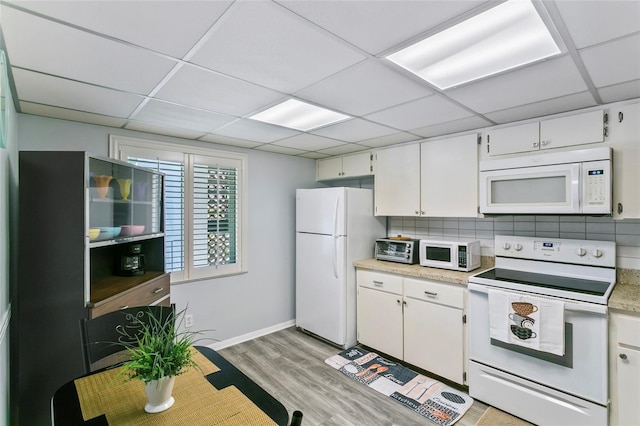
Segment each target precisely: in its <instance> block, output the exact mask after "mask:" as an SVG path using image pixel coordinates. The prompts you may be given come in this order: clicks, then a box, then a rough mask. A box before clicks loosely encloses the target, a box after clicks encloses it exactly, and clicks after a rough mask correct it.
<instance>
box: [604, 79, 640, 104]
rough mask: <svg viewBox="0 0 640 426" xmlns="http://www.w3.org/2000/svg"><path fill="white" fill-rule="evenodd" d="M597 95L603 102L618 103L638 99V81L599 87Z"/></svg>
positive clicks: (639, 89)
mask: <svg viewBox="0 0 640 426" xmlns="http://www.w3.org/2000/svg"><path fill="white" fill-rule="evenodd" d="M598 93H599V94H600V98H602V101H603V102H618V101H625V100H627V99H634V98H640V80H634V81H628V82H626V83H620V84H614V85H613V86H607V87H600V88H598Z"/></svg>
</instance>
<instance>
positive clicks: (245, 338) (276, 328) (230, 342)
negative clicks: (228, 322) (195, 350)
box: [207, 320, 296, 351]
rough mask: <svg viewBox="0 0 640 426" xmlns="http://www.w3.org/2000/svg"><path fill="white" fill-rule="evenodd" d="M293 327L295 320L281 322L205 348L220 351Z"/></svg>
mask: <svg viewBox="0 0 640 426" xmlns="http://www.w3.org/2000/svg"><path fill="white" fill-rule="evenodd" d="M294 325H296V320H290V321H286V322H281V323H280V324H276V325H272V326H271V327H267V328H263V329H261V330H256V331H252V332H251V333H247V334H243V335H241V336H236V337H232V338H231V339H226V340H221V341H220V342H215V343H212V344H211V345H207V346H208V347H210V348H211V349H213V350H216V351H217V350H220V349H224V348H228V347H229V346H233V345H237V344H239V343H244V342H248V341H249V340H253V339H256V338H258V337H261V336H266V335H267V334H271V333H275V332H276V331H280V330H284V329H285V328H289V327H292V326H294Z"/></svg>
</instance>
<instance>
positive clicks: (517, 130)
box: [487, 122, 540, 156]
mask: <svg viewBox="0 0 640 426" xmlns="http://www.w3.org/2000/svg"><path fill="white" fill-rule="evenodd" d="M487 138H488V139H487V140H488V143H489V155H490V156H495V155H504V154H515V153H517V152H527V151H537V150H538V149H539V147H540V125H539V123H538V122H535V123H529V124H521V125H518V126H511V127H505V128H502V129H495V130H491V131H489V132H488V133H487Z"/></svg>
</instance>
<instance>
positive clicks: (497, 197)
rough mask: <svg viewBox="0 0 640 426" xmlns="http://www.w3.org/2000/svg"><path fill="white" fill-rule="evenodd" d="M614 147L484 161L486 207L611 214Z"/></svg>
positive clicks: (509, 210) (512, 211)
mask: <svg viewBox="0 0 640 426" xmlns="http://www.w3.org/2000/svg"><path fill="white" fill-rule="evenodd" d="M611 158H612V152H611V148H610V147H600V148H592V149H584V150H577V151H563V152H558V153H550V154H539V155H528V156H524V157H515V158H505V159H499V160H487V161H481V162H480V182H479V184H480V191H479V193H480V213H489V214H492V213H498V214H500V213H501V214H596V215H601V214H602V215H607V214H611V185H612V179H611V172H612V170H611Z"/></svg>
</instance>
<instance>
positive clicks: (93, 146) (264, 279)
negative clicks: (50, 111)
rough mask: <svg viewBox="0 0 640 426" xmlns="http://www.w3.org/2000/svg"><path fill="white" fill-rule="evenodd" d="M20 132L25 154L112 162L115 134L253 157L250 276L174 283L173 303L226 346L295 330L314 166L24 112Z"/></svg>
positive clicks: (250, 163)
mask: <svg viewBox="0 0 640 426" xmlns="http://www.w3.org/2000/svg"><path fill="white" fill-rule="evenodd" d="M18 128H19V135H20V137H19V149H20V150H82V151H90V152H92V153H94V154H97V155H103V156H107V150H108V137H109V134H118V135H125V136H131V137H137V138H143V139H150V140H157V141H166V142H174V143H175V142H178V143H184V144H192V145H194V146H199V147H211V148H213V149H216V150H229V151H236V152H245V153H247V154H248V174H249V200H248V205H249V230H248V233H249V259H248V260H249V272H248V273H246V274H242V275H236V276H230V277H222V278H216V279H210V280H202V281H194V282H190V283H183V284H176V285H173V286H172V287H171V299H172V301H173V302H174V303H176V305H177V309H182V308H184V307H186V306H187V305H188V310H189V313H190V314H192V315H193V319H194V326H193V330H214V331H212V332H207V333H206V336H205V337H208V338H212V339H217V340H219V341H222V340H227V341H228V340H234V339H236V340H242V336H248V335H252V334H254V333H258V334H259V333H260V330H263V329H267V328H279V327H282V326H285V325H291V324H293V321H294V319H295V286H294V284H295V282H294V278H295V270H294V266H295V262H294V260H295V189H296V188H311V187H315V186H317V185H316V182H315V162H314V161H313V160H310V159H305V158H297V157H291V156H284V155H279V154H272V153H268V152H263V151H257V150H245V149H240V148H233V147H227V146H224V145H214V144H208V143H203V142H193V141H187V140H183V139H177V138H171V137H165V136H158V135H151V134H145V133H140V132H134V131H127V130H123V129H114V128H108V127H103V126H95V125H89V124H81V123H75V122H70V121H64V120H57V119H50V118H44V117H37V116H31V115H25V114H19V115H18ZM79 267H80V265H79ZM202 344H207V345H209V344H214V345H215V342H214V341H212V340H207V341H203V342H202Z"/></svg>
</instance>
